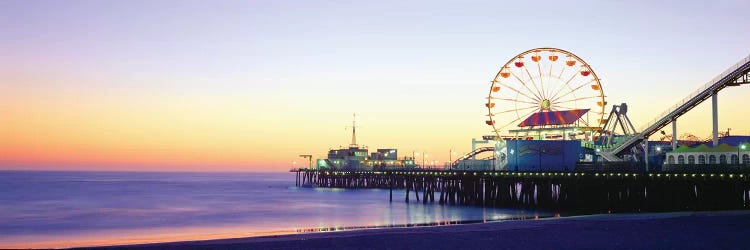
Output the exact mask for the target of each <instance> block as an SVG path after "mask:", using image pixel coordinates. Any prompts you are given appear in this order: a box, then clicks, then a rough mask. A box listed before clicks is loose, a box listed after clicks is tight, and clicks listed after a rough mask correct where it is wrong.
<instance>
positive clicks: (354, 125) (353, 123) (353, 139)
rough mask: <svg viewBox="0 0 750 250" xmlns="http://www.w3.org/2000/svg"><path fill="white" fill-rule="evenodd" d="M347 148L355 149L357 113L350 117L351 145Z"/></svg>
mask: <svg viewBox="0 0 750 250" xmlns="http://www.w3.org/2000/svg"><path fill="white" fill-rule="evenodd" d="M349 147H353V148H356V147H357V113H354V115H353V116H352V144H349Z"/></svg>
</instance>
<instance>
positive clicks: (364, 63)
mask: <svg viewBox="0 0 750 250" xmlns="http://www.w3.org/2000/svg"><path fill="white" fill-rule="evenodd" d="M429 3H430V4H425V3H417V2H413V3H411V2H410V3H402V2H400V1H393V2H378V3H342V2H328V1H321V2H304V3H299V2H285V1H273V2H272V3H268V2H265V3H264V2H246V1H240V2H234V1H221V2H218V3H208V2H202V1H179V2H171V3H170V2H167V1H165V2H159V3H152V2H149V1H127V2H121V3H112V2H96V1H92V2H78V1H71V2H68V1H65V2H44V1H39V2H37V1H34V2H28V1H3V2H2V3H0V23H3V25H0V169H35V170H36V169H54V170H139V171H140V170H144V171H286V170H288V169H289V168H290V167H292V161H297V162H299V164H298V165H302V162H303V160H302V159H301V158H299V157H297V155H299V154H313V155H315V157H323V156H324V155H325V153H326V151H327V150H328V149H329V148H337V147H339V146H340V145H346V144H347V143H348V142H349V139H350V132H349V131H347V130H345V129H344V128H345V126H347V125H349V124H350V123H351V115H352V113H354V112H356V113H357V114H358V118H359V119H358V123H359V124H360V125H361V128H359V129H358V132H359V133H358V134H359V137H358V140H359V142H360V143H361V144H364V145H368V146H370V147H371V148H378V147H383V148H398V149H399V150H400V156H405V155H411V152H412V151H419V152H427V154H428V158H427V161H432V160H436V161H440V162H444V161H447V160H448V157H449V150H450V149H451V148H454V149H455V151H457V152H458V153H459V154H461V153H465V152H468V151H469V150H470V147H471V143H470V142H471V138H472V137H475V138H478V137H480V136H481V135H484V134H488V132H489V131H490V130H489V128H488V127H487V126H486V125H485V124H484V120H485V117H484V114H485V112H486V109H485V108H484V105H483V102H484V100H483V97H484V96H485V95H486V93H487V91H488V89H489V87H490V85H489V84H490V83H489V81H490V80H491V79H492V77H494V75H495V74H496V73H497V70H498V69H499V67H500V66H502V64H503V63H505V62H506V61H507V60H508V59H510V58H512V57H513V56H515V55H516V54H518V53H520V52H522V51H524V50H527V49H530V48H535V47H547V46H550V47H559V48H562V49H566V50H569V51H571V52H573V53H575V54H577V55H578V56H580V57H582V58H583V59H584V60H586V61H587V62H588V63H590V64H591V66H592V68H593V70H594V71H596V73H597V74H598V75H599V76H600V77H601V78H602V85H603V86H604V91H605V94H606V95H607V100H608V102H609V103H610V104H614V103H620V102H627V103H628V104H629V105H630V107H631V109H630V112H631V119H632V120H633V122H634V123H635V125H636V127H639V126H640V125H643V124H644V123H645V122H646V121H648V120H651V119H653V118H656V117H655V116H656V115H657V114H658V113H660V112H662V111H663V110H664V109H666V108H667V107H668V106H670V105H672V104H674V103H675V102H677V101H679V100H680V99H682V98H684V97H685V96H686V95H687V94H688V93H690V92H692V91H693V90H694V89H696V88H698V87H699V86H700V85H702V84H703V83H705V82H706V81H707V80H709V79H711V78H713V77H714V76H715V75H717V74H718V73H720V72H721V71H723V70H724V69H725V68H727V67H729V66H730V65H732V64H734V63H735V62H736V61H738V60H739V59H741V58H743V57H745V56H747V55H748V54H750V43H747V41H750V33H748V32H746V31H747V30H749V29H750V26H748V24H747V22H746V20H745V19H744V17H742V16H741V15H739V14H737V15H728V14H727V13H732V12H733V11H735V10H739V9H748V7H750V6H748V3H746V2H742V1H738V2H721V3H692V2H685V3H681V4H667V3H662V4H654V3H625V2H623V3H617V2H605V3H602V2H599V1H592V2H585V3H580V4H562V3H557V2H550V3H547V4H544V6H547V7H545V8H537V7H535V6H540V5H539V4H523V3H514V4H505V3H503V4H501V3H472V4H467V3H463V4H456V3H443V2H429ZM561 13H564V14H563V15H561ZM748 97H750V87H747V86H744V87H737V88H731V89H727V90H725V91H723V92H722V93H721V94H720V97H719V102H720V128H721V129H722V130H726V128H732V133H733V134H750V126H749V125H748V124H750V116H748V111H747V107H748V105H747V104H746V102H747V98H748ZM709 109H710V106H709V104H705V105H702V106H701V107H699V108H697V109H695V110H693V111H691V113H689V114H688V115H686V116H685V117H684V118H682V119H680V120H679V121H678V125H679V129H680V132H679V133H680V134H682V133H686V132H689V133H692V134H695V135H698V136H701V137H706V136H708V135H709V134H710V114H709V113H708V111H709ZM667 132H668V133H670V131H667ZM652 139H653V138H652ZM657 139H658V138H657Z"/></svg>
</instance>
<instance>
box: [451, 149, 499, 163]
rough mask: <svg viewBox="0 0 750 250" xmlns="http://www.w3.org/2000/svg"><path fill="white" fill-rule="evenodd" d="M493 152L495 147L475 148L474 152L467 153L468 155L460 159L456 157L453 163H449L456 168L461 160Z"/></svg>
mask: <svg viewBox="0 0 750 250" xmlns="http://www.w3.org/2000/svg"><path fill="white" fill-rule="evenodd" d="M494 150H495V147H481V148H477V149H475V150H474V151H471V152H469V153H468V154H465V155H463V156H461V157H458V159H456V160H455V161H453V163H451V165H452V166H453V167H456V166H458V163H459V162H461V161H463V160H466V159H469V158H471V157H474V156H475V155H478V154H481V153H484V152H488V151H494Z"/></svg>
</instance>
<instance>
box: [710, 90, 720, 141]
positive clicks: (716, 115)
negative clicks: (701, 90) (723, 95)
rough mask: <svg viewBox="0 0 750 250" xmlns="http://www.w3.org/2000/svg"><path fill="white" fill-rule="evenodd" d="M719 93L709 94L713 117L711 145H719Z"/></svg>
mask: <svg viewBox="0 0 750 250" xmlns="http://www.w3.org/2000/svg"><path fill="white" fill-rule="evenodd" d="M718 95H719V93H714V95H712V96H711V115H712V117H713V131H712V133H711V136H712V137H713V145H714V146H716V145H719V100H718V97H717V96H718Z"/></svg>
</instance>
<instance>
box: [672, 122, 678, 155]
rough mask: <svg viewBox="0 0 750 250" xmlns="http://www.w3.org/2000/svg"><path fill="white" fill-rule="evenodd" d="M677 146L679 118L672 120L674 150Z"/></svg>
mask: <svg viewBox="0 0 750 250" xmlns="http://www.w3.org/2000/svg"><path fill="white" fill-rule="evenodd" d="M676 148H677V119H674V120H672V150H674V149H676Z"/></svg>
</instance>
